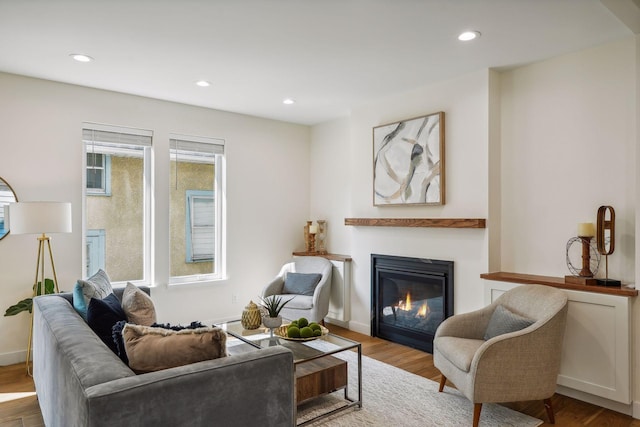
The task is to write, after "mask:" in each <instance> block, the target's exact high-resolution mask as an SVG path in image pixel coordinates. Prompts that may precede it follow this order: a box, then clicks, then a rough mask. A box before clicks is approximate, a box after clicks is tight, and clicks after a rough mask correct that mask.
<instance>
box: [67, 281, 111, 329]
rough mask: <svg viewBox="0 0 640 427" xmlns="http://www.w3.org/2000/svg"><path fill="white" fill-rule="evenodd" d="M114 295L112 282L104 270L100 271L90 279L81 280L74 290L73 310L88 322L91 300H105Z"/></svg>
mask: <svg viewBox="0 0 640 427" xmlns="http://www.w3.org/2000/svg"><path fill="white" fill-rule="evenodd" d="M111 293H113V288H112V287H111V280H110V279H109V275H107V273H106V272H105V271H104V270H98V272H97V273H96V274H94V275H93V276H91V277H89V278H88V279H84V280H82V279H80V280H78V281H77V282H76V284H75V286H74V288H73V308H75V309H76V311H77V312H78V313H79V314H80V315H81V316H82V318H83V319H84V320H87V307H88V306H89V301H90V300H91V298H97V299H103V298H104V297H106V296H107V295H109V294H111Z"/></svg>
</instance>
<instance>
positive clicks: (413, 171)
mask: <svg viewBox="0 0 640 427" xmlns="http://www.w3.org/2000/svg"><path fill="white" fill-rule="evenodd" d="M444 171H445V169H444V113H443V112H439V113H434V114H429V115H426V116H422V117H416V118H413V119H408V120H403V121H400V122H395V123H390V124H386V125H381V126H377V127H374V128H373V204H374V205H375V206H388V205H444V203H445V197H444V196H445V185H444V184H445V180H444V178H445V174H444Z"/></svg>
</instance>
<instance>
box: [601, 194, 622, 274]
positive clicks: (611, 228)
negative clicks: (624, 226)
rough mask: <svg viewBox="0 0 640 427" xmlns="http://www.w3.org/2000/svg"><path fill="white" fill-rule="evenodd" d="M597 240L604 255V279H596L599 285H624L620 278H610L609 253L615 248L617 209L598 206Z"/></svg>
mask: <svg viewBox="0 0 640 427" xmlns="http://www.w3.org/2000/svg"><path fill="white" fill-rule="evenodd" d="M596 240H597V244H598V252H599V253H600V254H601V255H604V267H605V268H604V273H605V275H604V277H605V278H604V279H598V280H596V283H597V284H598V285H599V286H622V282H620V280H614V279H609V255H611V254H612V253H613V251H614V250H615V241H616V211H615V210H613V207H611V206H600V208H598V222H597V232H596Z"/></svg>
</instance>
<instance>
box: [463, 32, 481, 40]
mask: <svg viewBox="0 0 640 427" xmlns="http://www.w3.org/2000/svg"><path fill="white" fill-rule="evenodd" d="M478 37H480V32H479V31H465V32H464V33H462V34H460V35H459V36H458V40H460V41H462V42H468V41H471V40H475V39H477V38H478Z"/></svg>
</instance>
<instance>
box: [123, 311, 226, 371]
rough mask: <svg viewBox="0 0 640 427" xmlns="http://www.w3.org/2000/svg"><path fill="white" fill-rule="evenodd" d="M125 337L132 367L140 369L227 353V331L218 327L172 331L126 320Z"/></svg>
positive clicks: (171, 364) (157, 369)
mask: <svg viewBox="0 0 640 427" xmlns="http://www.w3.org/2000/svg"><path fill="white" fill-rule="evenodd" d="M122 338H123V340H124V346H125V349H126V352H127V357H128V358H129V367H130V368H131V369H133V370H134V371H136V372H138V373H142V372H151V371H159V370H161V369H168V368H173V367H176V366H182V365H188V364H190V363H196V362H201V361H203V360H210V359H217V358H219V357H225V356H226V355H227V335H226V334H225V333H224V331H223V330H222V329H220V328H218V327H215V328H214V327H205V328H197V329H183V330H180V331H173V330H171V329H164V328H153V327H150V326H142V325H134V324H131V323H127V324H126V325H125V326H124V328H123V329H122Z"/></svg>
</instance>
